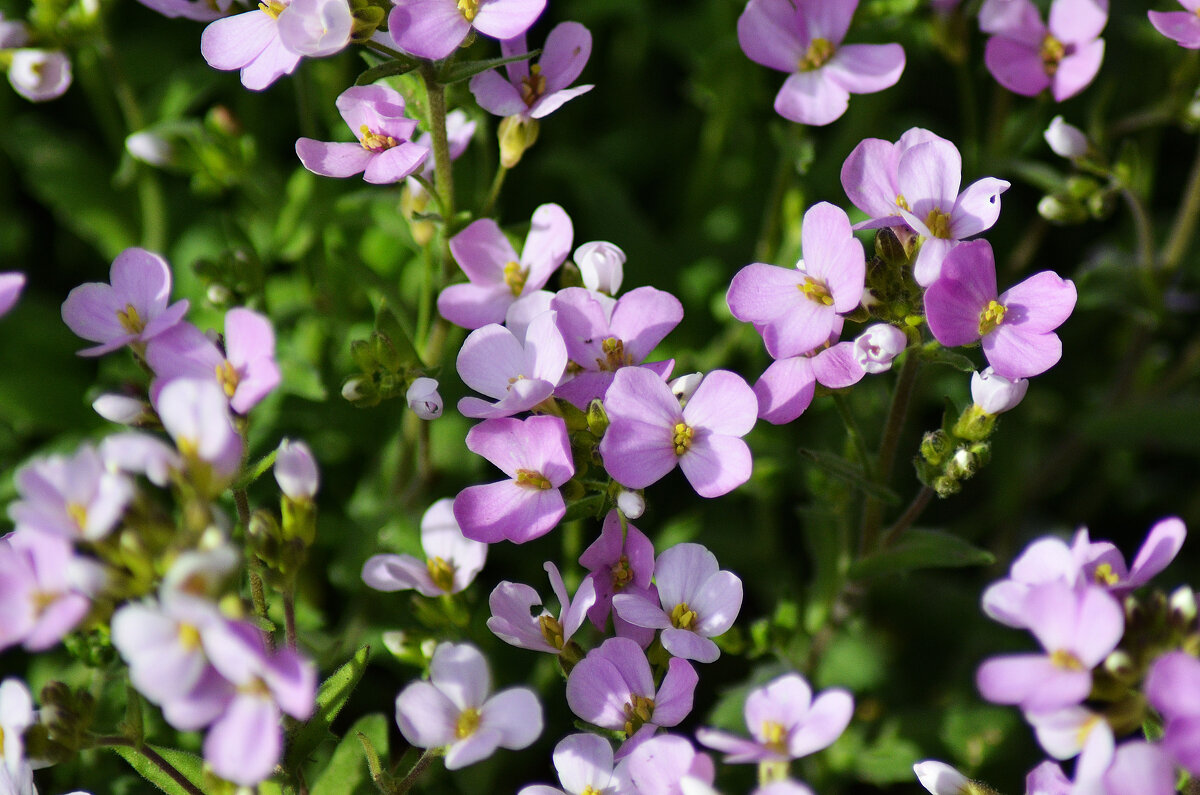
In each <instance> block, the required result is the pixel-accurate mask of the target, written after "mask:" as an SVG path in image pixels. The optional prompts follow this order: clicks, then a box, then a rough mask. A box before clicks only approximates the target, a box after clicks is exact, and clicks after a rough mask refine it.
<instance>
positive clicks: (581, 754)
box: [517, 734, 638, 795]
mask: <svg viewBox="0 0 1200 795" xmlns="http://www.w3.org/2000/svg"><path fill="white" fill-rule="evenodd" d="M554 769H555V770H557V771H558V780H559V781H560V782H561V783H562V786H563V788H562V789H558V788H557V787H549V786H546V785H545V784H533V785H530V786H528V787H523V788H522V789H521V791H520V792H518V793H517V795H601V794H603V795H638V793H637V792H636V790H634V789H633V782H631V781H630V780H629V766H628V765H627V764H618V765H616V766H615V767H614V766H613V751H612V746H611V745H609V744H608V740H606V739H604V738H603V737H598V736H597V735H595V734H569V735H567V736H566V737H564V738H563V739H561V740H559V742H558V745H556V746H554Z"/></svg>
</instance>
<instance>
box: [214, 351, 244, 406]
mask: <svg viewBox="0 0 1200 795" xmlns="http://www.w3.org/2000/svg"><path fill="white" fill-rule="evenodd" d="M216 371H217V383H218V384H220V385H221V389H223V390H225V397H228V398H231V397H233V393H234V392H237V388H238V381H240V380H241V379H240V378H239V377H238V372H237V370H235V369H234V367H233V365H232V364H230V363H229V361H228V360H226V361H222V362H221V363H220V364H218V365H217V367H216Z"/></svg>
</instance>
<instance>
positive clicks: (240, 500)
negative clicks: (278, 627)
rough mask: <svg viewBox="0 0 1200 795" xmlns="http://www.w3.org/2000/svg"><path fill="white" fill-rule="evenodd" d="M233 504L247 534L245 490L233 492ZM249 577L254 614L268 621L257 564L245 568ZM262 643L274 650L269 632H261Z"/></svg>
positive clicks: (273, 643)
mask: <svg viewBox="0 0 1200 795" xmlns="http://www.w3.org/2000/svg"><path fill="white" fill-rule="evenodd" d="M233 504H234V505H235V506H236V507H237V515H238V524H240V525H241V526H242V531H243V532H247V531H249V529H250V498H249V497H248V496H247V495H246V490H245V489H234V490H233ZM246 569H247V572H248V573H249V575H250V599H251V600H252V601H253V602H254V614H255V615H256V616H258V617H259V618H261V619H263V620H264V621H269V620H270V619H269V618H267V591H266V588H265V587H264V586H263V579H262V575H261V574H259V573H258V564H256V563H254V562H253V561H252V562H251V563H250V565H249V566H247V567H246ZM262 636H263V642H264V643H266V644H267V648H268V649H269V650H270V651H274V650H275V638H274V636H272V634H271V633H270V632H267V631H266V630H265V629H264V630H262Z"/></svg>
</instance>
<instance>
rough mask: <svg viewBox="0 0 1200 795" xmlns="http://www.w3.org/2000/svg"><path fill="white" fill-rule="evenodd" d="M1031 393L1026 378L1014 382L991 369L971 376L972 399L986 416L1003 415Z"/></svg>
mask: <svg viewBox="0 0 1200 795" xmlns="http://www.w3.org/2000/svg"><path fill="white" fill-rule="evenodd" d="M1027 391H1029V381H1028V380H1027V379H1024V378H1014V379H1012V380H1010V379H1008V378H1005V377H1004V376H1002V375H996V373H995V372H994V371H993V370H992V368H991V367H986V368H984V370H983V372H981V373H973V374H972V375H971V399H972V400H974V401H975V405H977V406H979V408H981V409H983V411H984V413H985V414H992V415H996V414H1002V413H1004V412H1006V411H1008V410H1010V409H1012V408H1015V407H1016V405H1017V404H1018V403H1020V402H1021V399H1022V398H1024V397H1025V393H1026V392H1027Z"/></svg>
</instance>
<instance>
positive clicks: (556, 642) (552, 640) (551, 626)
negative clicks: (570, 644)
mask: <svg viewBox="0 0 1200 795" xmlns="http://www.w3.org/2000/svg"><path fill="white" fill-rule="evenodd" d="M538 626H539V627H541V630H542V637H543V638H545V639H546V642H547V643H549V644H550V645H551V646H553V647H554V648H556V649H561V648H562V647H563V643H565V642H566V641H565V639H564V638H563V628H562V624H560V623H558V619H556V618H555V617H554V616H552V615H550V614H549V613H547V614H546V615H544V616H539V617H538Z"/></svg>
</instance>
